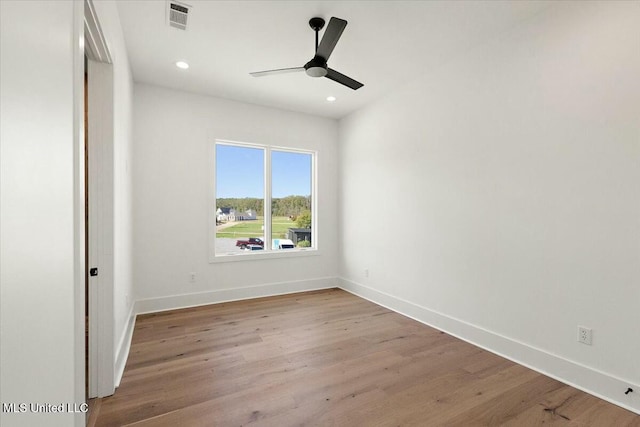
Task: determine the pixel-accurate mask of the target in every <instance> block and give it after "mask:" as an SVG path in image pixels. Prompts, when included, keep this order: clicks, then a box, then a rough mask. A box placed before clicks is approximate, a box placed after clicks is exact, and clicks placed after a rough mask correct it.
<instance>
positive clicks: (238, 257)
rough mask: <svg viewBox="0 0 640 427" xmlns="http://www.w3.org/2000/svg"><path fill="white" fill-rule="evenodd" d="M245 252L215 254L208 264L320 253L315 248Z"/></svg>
mask: <svg viewBox="0 0 640 427" xmlns="http://www.w3.org/2000/svg"><path fill="white" fill-rule="evenodd" d="M256 252H260V253H255V252H253V253H252V252H247V253H238V254H225V255H216V256H214V257H210V258H209V263H210V264H217V263H219V262H236V261H258V260H265V259H277V258H297V257H307V256H318V255H321V253H320V251H318V250H317V249H285V250H279V251H269V252H262V251H256Z"/></svg>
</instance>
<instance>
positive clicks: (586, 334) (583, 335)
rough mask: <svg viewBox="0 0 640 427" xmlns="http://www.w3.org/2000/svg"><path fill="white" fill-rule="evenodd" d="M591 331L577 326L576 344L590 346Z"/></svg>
mask: <svg viewBox="0 0 640 427" xmlns="http://www.w3.org/2000/svg"><path fill="white" fill-rule="evenodd" d="M592 335H593V333H592V331H591V329H589V328H585V327H584V326H578V342H581V343H582V344H586V345H591V339H592Z"/></svg>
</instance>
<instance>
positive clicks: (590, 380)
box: [337, 278, 640, 414]
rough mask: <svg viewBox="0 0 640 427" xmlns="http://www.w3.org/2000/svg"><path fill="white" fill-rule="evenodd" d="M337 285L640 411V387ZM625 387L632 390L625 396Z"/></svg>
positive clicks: (365, 290)
mask: <svg viewBox="0 0 640 427" xmlns="http://www.w3.org/2000/svg"><path fill="white" fill-rule="evenodd" d="M337 282H338V287H340V288H341V289H344V290H345V291H347V292H350V293H352V294H354V295H357V296H359V297H361V298H364V299H367V300H369V301H371V302H374V303H376V304H378V305H381V306H383V307H386V308H388V309H390V310H393V311H395V312H397V313H400V314H402V315H404V316H407V317H410V318H412V319H414V320H417V321H418V322H421V323H424V324H426V325H429V326H432V327H434V328H436V329H439V330H441V331H444V332H446V333H448V334H449V335H453V336H455V337H457V338H460V339H461V340H464V341H467V342H469V343H471V344H473V345H475V346H478V347H481V348H483V349H485V350H487V351H490V352H492V353H495V354H497V355H499V356H502V357H504V358H506V359H509V360H512V361H513V362H516V363H518V364H520V365H523V366H526V367H528V368H530V369H533V370H535V371H537V372H540V373H542V374H544V375H546V376H549V377H551V378H554V379H556V380H558V381H560V382H563V383H565V384H568V385H570V386H572V387H575V388H577V389H579V390H582V391H584V392H586V393H589V394H592V395H594V396H596V397H599V398H601V399H604V400H606V401H608V402H611V403H613V404H615V405H618V406H620V407H622V408H625V409H628V410H630V411H632V412H635V413H637V414H640V386H639V385H638V384H635V385H634V384H630V383H629V382H627V381H624V380H623V379H620V378H617V377H614V376H612V375H609V374H607V373H604V372H600V371H598V370H596V369H593V368H590V367H588V366H584V365H581V364H580V363H577V362H573V361H571V360H567V359H565V358H562V357H560V356H558V355H554V354H551V353H548V352H546V351H544V350H541V349H539V348H535V347H532V346H530V345H528V344H525V343H522V342H518V341H515V340H513V339H510V338H507V337H505V336H502V335H499V334H496V333H494V332H491V331H488V330H485V329H482V328H480V327H478V326H475V325H472V324H469V323H467V322H464V321H462V320H459V319H455V318H452V317H450V316H447V315H445V314H442V313H438V312H435V311H433V310H430V309H428V308H425V307H422V306H420V305H417V304H414V303H412V302H409V301H406V300H403V299H401V298H397V297H395V296H393V295H389V294H387V293H384V292H380V291H378V290H375V289H372V288H370V287H367V286H364V285H362V284H359V283H356V282H353V281H351V280H348V279H344V278H338V279H337ZM628 387H631V388H633V390H634V392H633V393H629V394H628V395H625V394H624V391H625V390H627V388H628Z"/></svg>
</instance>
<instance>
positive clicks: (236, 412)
mask: <svg viewBox="0 0 640 427" xmlns="http://www.w3.org/2000/svg"><path fill="white" fill-rule="evenodd" d="M94 408H95V413H96V416H95V417H92V418H94V419H93V420H92V423H93V422H95V425H96V426H129V425H131V426H134V425H135V426H140V427H142V426H185V427H187V426H246V425H249V426H294V425H314V426H400V425H402V426H444V425H446V426H496V425H505V426H538V425H558V426H616V427H621V426H640V416H638V415H635V414H634V413H632V412H629V411H627V410H624V409H622V408H619V407H617V406H615V405H612V404H610V403H607V402H605V401H603V400H600V399H598V398H596V397H593V396H591V395H589V394H586V393H583V392H581V391H579V390H576V389H574V388H571V387H569V386H567V385H564V384H562V383H560V382H558V381H556V380H553V379H551V378H548V377H545V376H543V375H541V374H538V373H536V372H534V371H532V370H530V369H527V368H524V367H522V366H520V365H517V364H515V363H513V362H510V361H508V360H506V359H503V358H501V357H498V356H496V355H494V354H492V353H489V352H487V351H484V350H482V349H480V348H477V347H475V346H473V345H471V344H467V343H465V342H463V341H461V340H458V339H456V338H453V337H451V336H449V335H446V334H444V333H442V332H439V331H437V330H435V329H432V328H430V327H428V326H425V325H423V324H421V323H418V322H416V321H413V320H411V319H408V318H406V317H404V316H401V315H399V314H397V313H394V312H392V311H390V310H387V309H385V308H383V307H380V306H378V305H375V304H373V303H370V302H368V301H366V300H363V299H361V298H358V297H356V296H353V295H351V294H349V293H347V292H344V291H342V290H338V289H332V290H326V291H317V292H308V293H301V294H293V295H285V296H278V297H270V298H262V299H254V300H247V301H238V302H232V303H224V304H216V305H209V306H203V307H197V308H189V309H183V310H175V311H170V312H162V313H157V314H149V315H143V316H139V317H138V319H137V322H136V327H135V331H134V335H133V342H132V345H131V352H130V354H129V360H128V361H127V367H126V369H125V373H124V376H123V379H122V383H121V385H120V387H119V388H118V390H117V391H116V393H115V395H113V396H111V397H108V398H105V399H100V401H99V402H96V404H95V406H94Z"/></svg>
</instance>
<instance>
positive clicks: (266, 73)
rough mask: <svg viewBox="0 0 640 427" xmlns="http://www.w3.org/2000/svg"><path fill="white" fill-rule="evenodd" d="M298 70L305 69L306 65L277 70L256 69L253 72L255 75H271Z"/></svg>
mask: <svg viewBox="0 0 640 427" xmlns="http://www.w3.org/2000/svg"><path fill="white" fill-rule="evenodd" d="M296 71H304V67H293V68H279V69H277V70H267V71H255V72H253V73H249V74H251V75H252V76H253V77H263V76H271V75H274V74H285V73H295V72H296Z"/></svg>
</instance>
